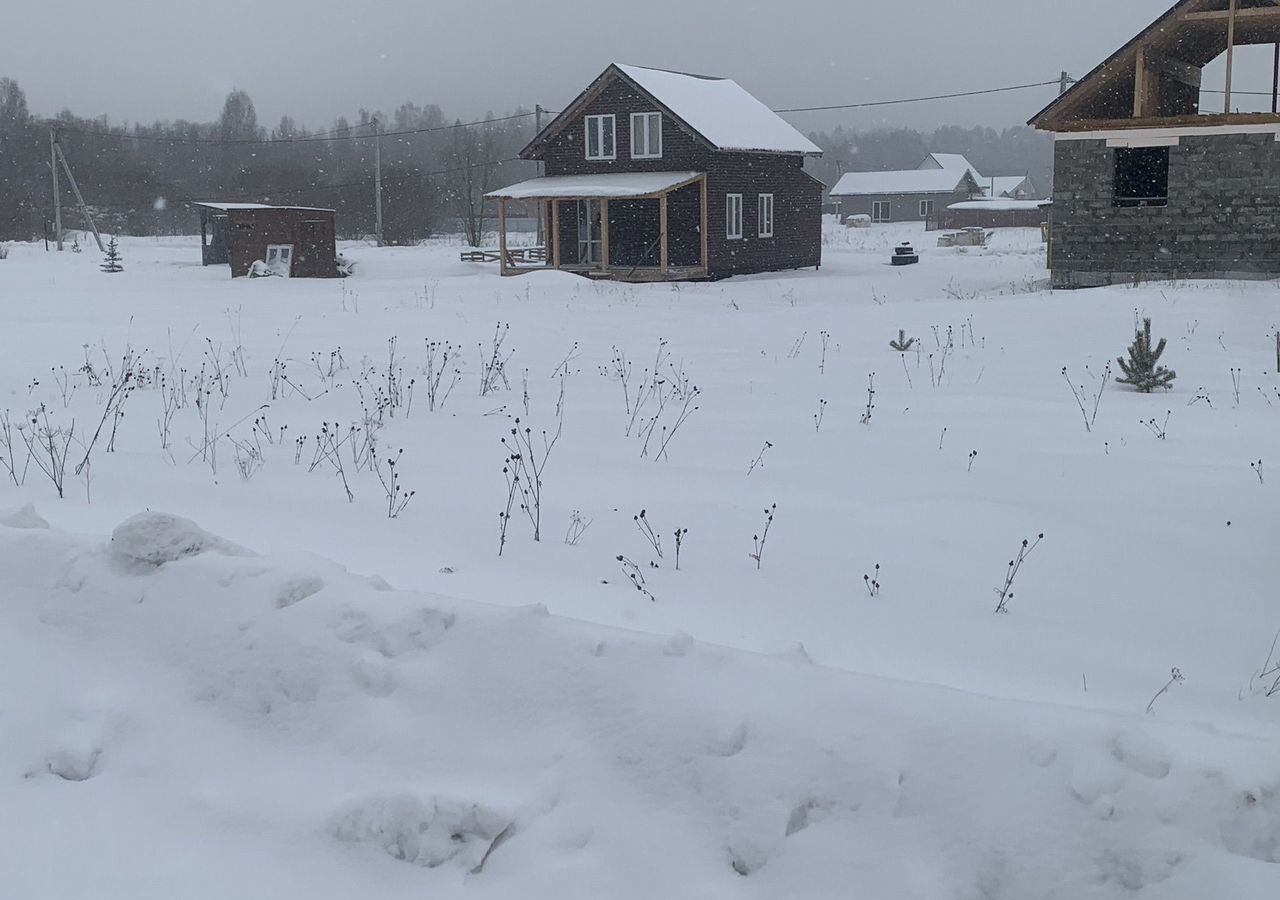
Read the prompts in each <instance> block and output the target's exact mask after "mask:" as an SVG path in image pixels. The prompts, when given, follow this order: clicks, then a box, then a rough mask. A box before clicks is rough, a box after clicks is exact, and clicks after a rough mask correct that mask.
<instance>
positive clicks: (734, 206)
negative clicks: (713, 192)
mask: <svg viewBox="0 0 1280 900" xmlns="http://www.w3.org/2000/svg"><path fill="white" fill-rule="evenodd" d="M724 214H725V227H724V236H725V237H727V238H728V239H729V240H731V241H740V240H742V195H741V194H729V195H728V196H727V197H726V198H725V207H724Z"/></svg>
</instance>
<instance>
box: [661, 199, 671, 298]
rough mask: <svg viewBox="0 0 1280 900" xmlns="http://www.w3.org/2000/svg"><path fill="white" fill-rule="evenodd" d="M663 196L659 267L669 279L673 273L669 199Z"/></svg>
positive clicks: (663, 275)
mask: <svg viewBox="0 0 1280 900" xmlns="http://www.w3.org/2000/svg"><path fill="white" fill-rule="evenodd" d="M668 196H669V195H667V194H663V195H662V196H661V197H659V198H658V241H659V243H658V247H659V249H658V265H659V266H661V267H662V277H663V278H665V277H667V274H668V273H669V272H670V271H671V266H670V256H669V254H668V250H667V197H668Z"/></svg>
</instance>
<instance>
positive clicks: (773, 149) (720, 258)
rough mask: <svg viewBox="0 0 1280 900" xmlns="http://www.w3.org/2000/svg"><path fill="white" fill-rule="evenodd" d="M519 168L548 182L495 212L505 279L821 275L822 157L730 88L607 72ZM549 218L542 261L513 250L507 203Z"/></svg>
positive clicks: (508, 191)
mask: <svg viewBox="0 0 1280 900" xmlns="http://www.w3.org/2000/svg"><path fill="white" fill-rule="evenodd" d="M520 155H521V157H522V158H524V159H529V160H537V161H540V162H542V163H543V165H544V167H545V173H546V174H545V175H544V176H543V177H541V178H535V179H532V180H530V181H526V182H522V183H520V184H516V185H512V186H510V187H507V188H503V189H501V190H498V191H494V192H492V193H491V194H490V195H489V196H491V197H494V198H497V199H498V201H499V223H500V226H499V234H500V240H501V247H500V259H501V264H502V271H503V274H505V275H512V274H519V273H522V272H526V271H529V270H530V269H539V268H550V269H563V270H566V271H572V272H580V273H582V274H585V275H589V276H591V277H595V278H612V279H617V280H623V281H679V280H693V279H706V278H724V277H727V276H730V275H739V274H745V273H749V272H769V271H776V270H782V269H799V268H807V267H815V268H816V267H817V266H819V265H821V263H822V195H823V191H824V187H823V185H822V183H821V182H819V181H818V180H817V179H815V178H813V177H812V176H810V175H808V174H807V173H806V172H805V171H804V161H805V158H806V157H809V156H818V155H821V151H820V150H819V149H818V148H817V147H816V146H815V145H814V144H813V143H812V142H811V141H809V140H808V139H807V138H805V136H804V135H802V134H800V133H799V132H798V131H796V130H795V128H793V127H792V126H791V125H789V124H787V123H786V122H785V121H783V120H782V119H781V118H780V117H779V116H778V115H777V114H776V113H774V112H772V111H771V110H770V109H769V108H768V107H766V106H765V105H764V104H763V103H761V102H760V101H759V100H757V99H756V98H755V97H753V96H751V95H750V94H748V93H747V92H746V91H745V90H743V89H742V88H741V87H739V86H738V84H737V83H736V82H733V81H730V80H728V79H725V78H710V77H705V76H701V75H687V74H683V73H679V72H668V71H663V70H660V69H647V68H640V67H637V66H623V65H611V66H609V68H608V69H606V70H605V71H604V73H603V74H601V75H600V77H599V78H597V79H596V80H595V81H594V82H593V83H592V84H591V86H590V87H588V88H587V89H586V90H585V91H584V92H583V93H582V94H581V95H580V96H579V97H578V98H577V99H576V100H574V101H573V103H571V104H569V106H568V107H567V108H566V109H565V110H564V111H563V112H562V113H560V115H559V116H557V117H556V118H555V119H554V120H553V121H552V122H551V123H550V124H549V125H548V126H547V127H546V128H544V129H543V130H542V132H541V133H540V134H539V135H538V136H537V137H536V138H535V139H534V140H533V142H532V143H531V144H529V146H528V147H526V148H525V149H524V150H523V151H522V152H521V154H520ZM517 202H519V203H524V204H529V205H531V206H532V207H533V210H534V214H535V215H537V216H540V217H541V218H542V219H543V223H544V229H545V234H546V235H547V242H546V254H545V255H546V259H545V261H541V260H538V261H536V262H531V263H525V262H523V261H517V260H516V259H515V258H514V256H513V255H512V254H511V253H509V252H508V248H507V242H506V222H505V219H506V211H507V207H508V204H510V203H517Z"/></svg>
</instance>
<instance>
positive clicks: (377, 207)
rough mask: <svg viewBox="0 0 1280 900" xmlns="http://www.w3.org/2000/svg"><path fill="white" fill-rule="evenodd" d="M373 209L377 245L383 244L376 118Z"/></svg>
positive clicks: (379, 144) (380, 131) (380, 157)
mask: <svg viewBox="0 0 1280 900" xmlns="http://www.w3.org/2000/svg"><path fill="white" fill-rule="evenodd" d="M373 209H374V216H375V223H376V224H375V225H374V232H375V233H376V234H377V236H378V246H379V247H381V246H383V244H384V241H383V239H382V129H381V128H380V127H378V120H377V118H376V117H375V118H374V120H373Z"/></svg>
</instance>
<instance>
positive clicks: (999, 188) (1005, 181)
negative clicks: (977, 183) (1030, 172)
mask: <svg viewBox="0 0 1280 900" xmlns="http://www.w3.org/2000/svg"><path fill="white" fill-rule="evenodd" d="M1027 180H1028V178H1027V176H1026V175H995V176H992V177H991V178H987V179H985V180H983V182H982V187H983V189H984V190H986V192H987V193H988V194H989V195H990V196H992V197H1007V196H1011V195H1012V194H1015V193H1017V192H1018V191H1019V190H1021V189H1022V186H1023V185H1024V184H1026V183H1027Z"/></svg>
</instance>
